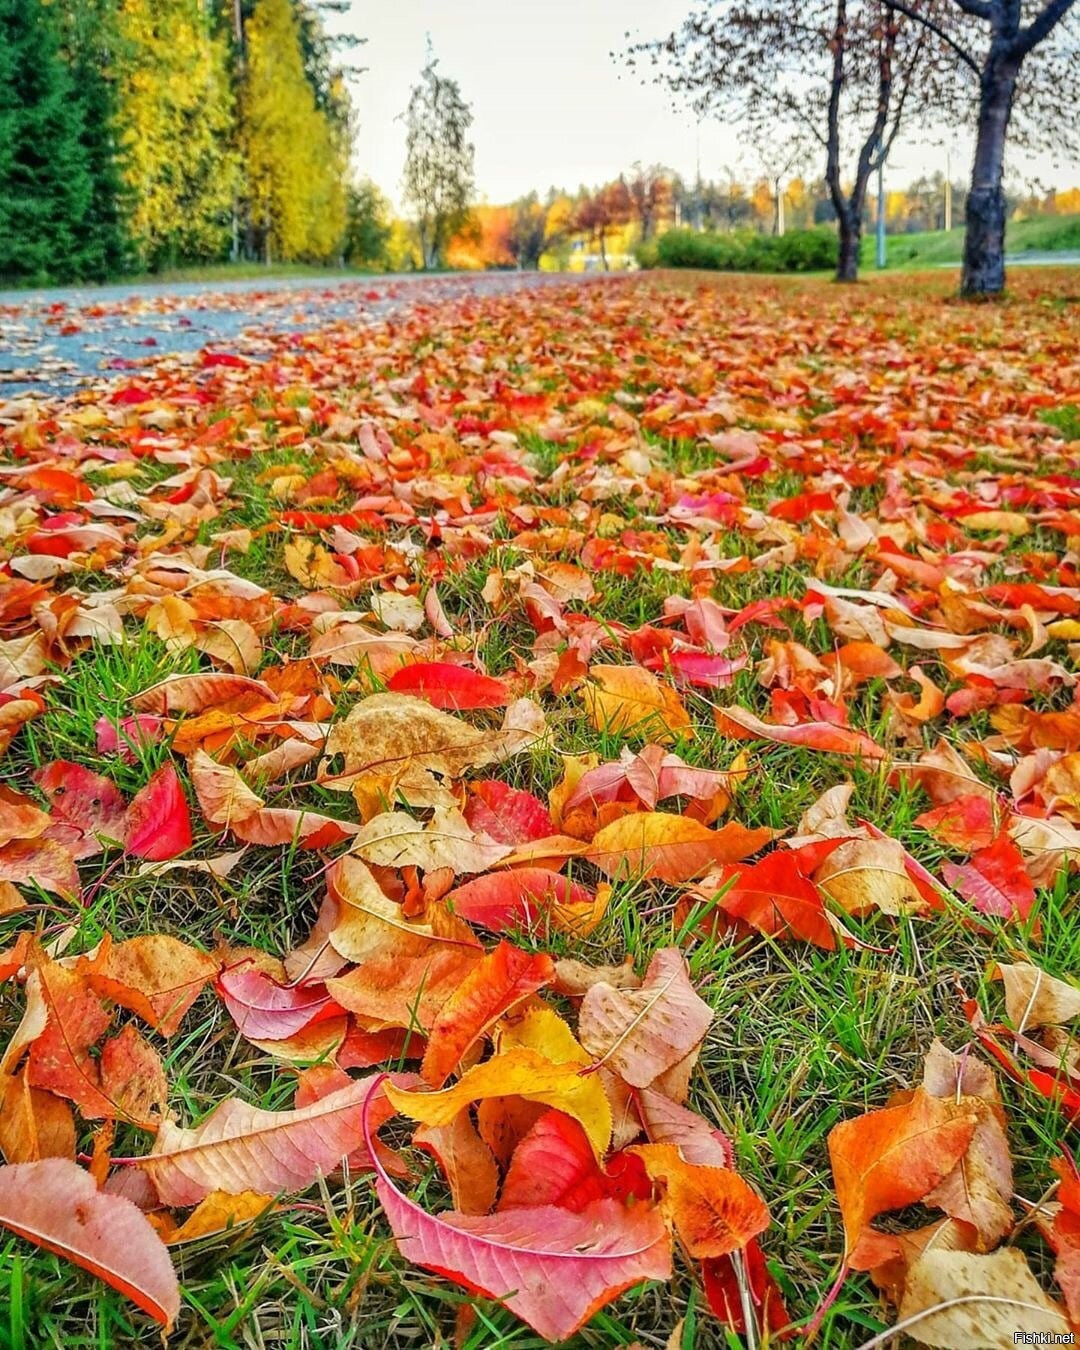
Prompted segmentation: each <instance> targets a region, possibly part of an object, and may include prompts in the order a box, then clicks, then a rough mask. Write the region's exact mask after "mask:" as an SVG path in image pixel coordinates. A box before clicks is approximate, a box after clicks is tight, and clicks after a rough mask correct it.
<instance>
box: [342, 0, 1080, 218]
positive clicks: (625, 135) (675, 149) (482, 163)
mask: <svg viewBox="0 0 1080 1350" xmlns="http://www.w3.org/2000/svg"><path fill="white" fill-rule="evenodd" d="M691 7H692V5H691V0H375V2H374V3H365V2H364V0H354V3H353V12H352V14H351V15H350V16H349V18H348V19H347V20H345V21H344V26H345V27H347V28H348V30H349V31H352V32H354V33H356V34H358V35H360V36H364V37H366V38H367V39H368V41H367V43H366V44H365V45H364V46H363V47H361V48H359V49H358V52H357V54H356V60H357V61H358V62H359V63H361V64H363V65H365V66H367V67H368V71H367V73H365V74H363V75H361V76H359V77H358V78H357V79H356V80H355V81H353V83H352V85H351V87H352V91H353V97H354V101H355V104H356V110H357V120H358V123H359V127H358V131H357V141H356V154H355V159H356V166H357V170H358V172H359V173H361V174H363V175H366V176H368V177H371V178H373V179H374V180H375V182H376V183H377V184H378V185H379V186H380V187H381V188H382V189H383V191H384V192H385V193H386V194H387V195H388V196H389V197H390V198H391V199H392V200H393V201H394V202H395V204H396V205H399V204H400V203H399V198H400V189H401V169H402V163H403V160H404V157H405V132H404V126H403V123H402V121H401V120H400V114H401V113H402V112H403V110H404V109H405V107H406V105H407V103H408V101H409V90H410V88H411V87H412V85H413V84H414V83H415V82H416V78H417V75H418V73H419V71H420V69H421V67H422V66H423V64H424V58H425V52H426V44H427V38H428V35H429V34H430V36H431V41H432V44H433V46H434V49H435V54H436V56H437V57H438V58H439V69H440V72H441V73H442V74H444V75H446V76H450V77H452V78H454V79H456V80H458V81H459V83H460V85H461V91H462V94H463V95H464V97H465V98H466V99H467V100H468V101H469V102H470V103H471V104H472V106H473V112H474V114H475V119H476V120H475V123H474V126H473V139H474V141H475V144H476V179H477V187H478V190H479V193H480V196H481V197H482V198H484V199H486V200H488V201H491V202H508V201H512V200H513V199H514V198H515V197H519V196H521V195H522V194H523V193H525V192H528V191H530V190H531V189H532V188H536V189H538V190H539V191H540V192H541V193H542V192H544V191H546V190H547V189H548V188H549V187H551V186H553V185H554V186H557V187H566V188H569V189H574V188H576V187H578V186H579V185H581V184H582V183H585V184H589V185H594V184H597V183H601V182H605V181H607V180H609V179H611V178H613V177H615V176H616V175H617V174H618V173H620V172H621V171H622V170H624V169H626V168H628V167H629V166H630V164H632V163H633V161H634V160H638V159H640V160H641V161H643V162H644V163H654V162H656V163H663V164H667V165H669V166H670V167H671V168H673V169H676V170H678V171H679V172H680V173H682V174H683V175H685V176H686V177H688V178H690V177H693V175H694V172H695V167H696V164H697V160H698V155H699V153H700V161H701V170H702V173H703V175H704V176H705V177H706V178H714V177H718V176H719V175H720V174H721V172H722V170H723V169H724V168H725V167H730V168H732V169H734V170H736V171H738V172H739V176H740V177H742V178H744V179H753V178H754V177H757V176H760V174H761V171H762V168H763V165H762V161H761V159H760V157H758V156H757V155H755V153H754V152H753V151H752V150H751V149H750V148H748V147H747V146H746V145H745V142H744V139H743V138H740V136H739V135H738V133H737V132H736V131H735V130H734V129H733V128H731V127H725V126H723V125H720V124H717V123H715V122H706V123H703V124H702V125H701V127H700V128H699V127H698V126H697V124H696V122H695V119H694V117H693V116H692V115H691V114H690V113H686V112H683V113H679V112H676V111H673V110H672V108H671V98H670V95H668V94H667V93H665V92H664V91H663V90H661V89H659V88H656V87H653V86H651V85H645V86H642V84H641V82H640V80H639V78H638V77H637V76H635V75H633V74H631V73H630V72H628V71H627V70H626V69H625V67H624V66H623V64H622V62H621V61H614V60H612V59H611V56H610V55H609V53H610V52H612V51H616V52H620V51H622V50H623V48H624V47H625V46H626V45H627V43H626V38H625V34H626V32H627V31H628V30H629V31H630V32H631V34H633V35H634V36H637V37H642V38H645V37H654V36H660V35H663V34H666V33H667V32H668V31H670V30H671V29H672V28H673V27H675V26H676V25H677V24H678V22H679V21H680V20H681V19H682V18H683V17H684V16H685V14H686V13H687V12H688V11H689V9H690V8H691ZM337 26H339V27H340V26H341V23H340V22H339V24H338V25H337ZM969 159H970V144H969V143H968V142H965V141H964V140H963V139H962V138H957V139H956V140H955V141H954V146H953V160H952V171H953V176H954V178H955V179H962V178H964V177H966V175H967V171H968V168H969ZM892 161H893V162H892V164H891V166H890V167H889V169H888V170H887V175H888V178H891V179H892V182H893V186H896V187H901V186H904V185H906V184H907V183H908V182H910V181H911V180H912V179H914V178H917V177H918V176H919V174H920V173H921V172H923V171H924V170H929V171H933V170H934V169H937V168H942V169H943V168H944V167H945V153H944V151H943V150H940V149H937V148H935V147H931V146H928V145H926V144H919V143H918V142H917V141H916V140H914V139H912V138H908V139H907V140H905V141H904V142H903V143H898V144H897V146H896V147H895V148H894V152H893V156H892ZM811 167H812V170H813V173H814V176H818V175H819V174H820V172H821V166H820V165H818V164H816V163H815V164H813V165H812V166H811ZM1012 168H1013V169H1014V171H1017V172H1022V173H1026V175H1027V176H1031V175H1032V174H1037V175H1039V176H1040V177H1041V178H1042V180H1043V181H1044V183H1050V184H1053V185H1054V186H1058V187H1064V186H1072V185H1074V184H1077V183H1080V166H1078V165H1076V164H1072V165H1065V166H1055V165H1054V164H1053V163H1052V162H1051V161H1050V160H1048V159H1041V160H1039V161H1030V160H1025V159H1024V158H1023V157H1021V156H1015V155H1014V156H1013V162H1012Z"/></svg>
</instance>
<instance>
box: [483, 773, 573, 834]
mask: <svg viewBox="0 0 1080 1350" xmlns="http://www.w3.org/2000/svg"><path fill="white" fill-rule="evenodd" d="M469 791H470V793H471V794H472V795H471V796H470V798H469V801H468V804H467V805H466V807H465V819H466V821H468V824H469V828H470V829H472V830H475V831H476V832H477V833H481V832H482V833H483V834H486V835H487V836H488V838H489V839H494V840H495V841H496V843H499V844H527V843H529V842H530V841H531V840H533V839H546V838H547V837H548V835H550V834H554V833H555V826H554V825H553V824H552V820H551V813H550V812H549V811H548V809H547V807H546V806H545V805H544V803H543V802H542V801H541V800H540V799H539V797H534V796H533V794H532V793H531V792H522V791H521V790H520V788H512V787H510V786H509V784H507V783H504V782H502V780H501V779H498V778H485V779H482V780H481V781H480V782H479V783H470V784H469Z"/></svg>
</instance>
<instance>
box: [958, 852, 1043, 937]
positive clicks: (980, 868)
mask: <svg viewBox="0 0 1080 1350" xmlns="http://www.w3.org/2000/svg"><path fill="white" fill-rule="evenodd" d="M941 874H942V876H943V877H944V878H945V880H946V881H947V882H948V883H949V885H950V886H952V887H953V888H954V889H955V890H956V891H958V892H959V893H960V894H961V895H962V896H963V897H964V899H965V900H967V901H969V902H970V903H971V904H972V905H974V906H975V908H976V909H977V910H978V911H979V913H980V914H991V915H994V916H996V917H997V918H999V919H1021V920H1023V919H1026V918H1027V917H1028V915H1029V914H1030V913H1031V907H1032V905H1033V904H1034V903H1035V887H1034V886H1033V885H1032V884H1031V878H1030V877H1029V876H1028V874H1027V869H1026V868H1025V867H1024V858H1023V855H1022V854H1021V852H1020V850H1019V849H1018V848H1017V846H1016V845H1015V844H1014V843H1013V841H1012V840H1011V839H1010V838H1009V836H1008V835H1006V834H1002V835H999V836H998V838H997V840H996V841H995V842H994V843H993V844H991V845H990V847H989V848H981V849H979V851H978V852H977V853H975V854H973V855H972V857H971V860H970V861H969V862H966V863H961V864H959V865H958V864H956V863H951V862H945V863H942V864H941Z"/></svg>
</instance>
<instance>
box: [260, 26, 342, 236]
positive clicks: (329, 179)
mask: <svg viewBox="0 0 1080 1350" xmlns="http://www.w3.org/2000/svg"><path fill="white" fill-rule="evenodd" d="M246 43H247V52H246V63H245V80H244V89H243V95H242V99H241V109H242V116H243V121H242V130H241V144H242V147H243V162H244V169H245V174H246V179H247V195H248V211H249V213H250V219H251V225H252V228H253V230H254V233H255V236H256V239H257V240H258V247H259V251H260V252H261V253H262V254H263V256H264V257H265V259H266V261H267V262H270V261H271V260H272V259H275V258H278V259H287V260H292V259H297V258H301V259H308V260H311V261H325V260H327V259H330V258H332V257H335V256H337V255H338V254H339V253H340V250H341V245H342V240H343V238H344V235H345V227H346V210H347V205H346V187H345V154H344V147H343V145H342V144H341V140H340V135H339V134H338V133H339V130H340V128H336V127H335V126H334V125H333V123H332V122H331V119H330V118H329V117H328V116H327V114H326V113H325V112H323V111H322V110H320V108H319V107H318V106H317V104H316V100H315V94H314V91H313V90H312V87H311V84H310V82H309V80H308V79H307V76H306V75H305V72H304V63H303V56H302V52H301V48H300V36H299V25H298V21H297V17H296V11H295V8H294V6H293V5H292V3H291V0H259V4H258V6H257V8H256V10H255V14H254V17H253V18H252V19H251V21H250V23H248V25H247V30H246Z"/></svg>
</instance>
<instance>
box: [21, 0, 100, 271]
mask: <svg viewBox="0 0 1080 1350" xmlns="http://www.w3.org/2000/svg"><path fill="white" fill-rule="evenodd" d="M81 113H82V108H81V107H80V105H79V102H78V101H77V100H75V99H74V98H73V81H72V75H71V71H70V69H69V68H68V66H67V65H66V64H65V62H64V61H63V59H62V57H61V53H60V34H59V31H58V26H57V24H56V22H55V19H54V16H53V13H52V11H51V10H50V9H48V8H46V7H44V6H43V5H42V4H41V3H40V0H0V276H21V277H26V278H29V279H31V280H35V279H44V278H45V277H46V276H47V275H48V274H49V271H50V265H51V261H52V259H53V258H54V257H63V258H64V259H65V261H66V268H67V270H68V271H70V273H71V274H72V275H74V276H80V275H83V274H85V272H86V271H87V270H90V269H89V268H88V262H89V260H88V259H87V257H86V252H85V247H84V243H83V239H82V234H83V229H82V227H83V225H84V223H85V221H86V218H87V215H88V213H89V211H90V207H91V203H92V200H93V183H92V180H91V177H90V167H89V163H88V157H87V155H86V153H85V149H84V146H83V144H82V130H83V128H82V116H81Z"/></svg>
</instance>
